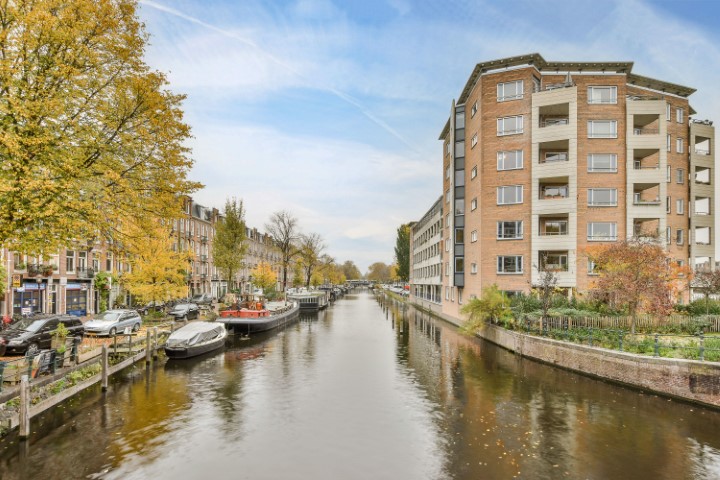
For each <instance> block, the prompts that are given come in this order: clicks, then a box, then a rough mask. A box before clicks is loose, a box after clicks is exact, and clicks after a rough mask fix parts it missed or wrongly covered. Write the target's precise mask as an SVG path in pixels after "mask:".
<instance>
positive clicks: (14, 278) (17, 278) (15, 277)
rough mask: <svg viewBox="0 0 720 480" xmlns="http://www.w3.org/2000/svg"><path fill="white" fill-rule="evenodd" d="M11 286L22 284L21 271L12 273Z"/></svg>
mask: <svg viewBox="0 0 720 480" xmlns="http://www.w3.org/2000/svg"><path fill="white" fill-rule="evenodd" d="M12 286H13V288H16V287H21V286H22V273H13V276H12Z"/></svg>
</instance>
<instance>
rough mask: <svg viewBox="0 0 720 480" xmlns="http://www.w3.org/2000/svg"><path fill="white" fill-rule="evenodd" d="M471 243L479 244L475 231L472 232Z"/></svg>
mask: <svg viewBox="0 0 720 480" xmlns="http://www.w3.org/2000/svg"><path fill="white" fill-rule="evenodd" d="M470 242H472V243H475V242H477V230H473V231H472V232H470Z"/></svg>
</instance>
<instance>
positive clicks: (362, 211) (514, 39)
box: [140, 0, 720, 271]
mask: <svg viewBox="0 0 720 480" xmlns="http://www.w3.org/2000/svg"><path fill="white" fill-rule="evenodd" d="M141 5H142V6H141V9H140V17H141V19H142V20H143V21H144V22H145V24H146V27H147V31H148V32H149V33H150V35H151V37H150V46H149V47H148V50H147V61H148V63H149V64H150V65H151V66H152V67H153V68H156V69H158V70H162V71H164V72H166V73H168V77H169V80H170V85H171V89H172V90H173V91H175V92H177V93H185V94H187V95H188V98H187V100H186V102H185V105H184V106H185V111H186V120H187V121H188V123H189V124H190V125H191V126H192V128H193V135H194V139H193V140H192V142H191V146H192V148H193V157H194V159H195V162H196V163H195V167H194V169H193V173H192V177H193V179H195V180H198V181H201V182H203V183H204V184H205V189H204V190H202V191H201V192H198V193H197V194H196V195H195V198H196V199H197V201H199V202H200V203H202V204H204V205H207V206H217V207H218V208H221V207H222V206H223V205H224V203H225V199H226V198H227V197H230V196H237V197H239V198H242V199H243V201H244V202H245V207H246V211H247V215H246V219H247V221H248V223H249V224H250V225H252V226H257V227H259V228H261V229H262V227H263V225H264V224H265V222H266V219H267V218H268V217H269V215H270V214H271V213H272V212H274V211H277V210H280V209H287V210H290V211H291V212H293V213H294V214H295V215H296V216H297V217H298V218H299V220H300V225H301V228H302V230H303V231H305V232H308V233H309V232H317V233H319V234H321V235H322V236H323V237H324V238H325V241H326V243H327V245H328V253H329V254H330V255H332V256H334V257H335V258H336V259H337V260H338V261H340V262H342V261H345V260H353V261H355V263H356V264H357V265H358V266H359V267H360V269H361V270H362V271H365V270H366V268H367V266H368V265H369V264H370V263H372V262H374V261H383V262H386V263H390V262H391V261H392V260H393V247H394V244H395V235H396V229H397V227H398V225H400V224H401V223H404V222H408V221H411V220H417V219H418V218H419V217H421V216H422V215H423V214H424V213H425V211H426V210H427V209H428V208H429V207H430V206H431V205H432V203H433V202H434V201H435V199H436V198H437V197H439V196H440V194H441V189H442V183H441V182H442V166H441V161H442V157H441V145H440V142H439V141H438V140H437V137H438V134H439V133H440V130H441V129H442V127H443V125H444V123H445V121H446V120H447V117H448V114H449V111H450V103H451V101H452V99H453V98H456V97H457V96H458V95H459V93H460V91H461V89H462V87H463V85H464V84H465V81H466V80H467V78H468V75H469V74H470V73H471V71H472V69H473V67H474V65H475V64H476V63H477V62H480V61H486V60H492V59H496V58H503V57H507V56H514V55H520V54H524V53H531V52H539V53H540V54H541V55H543V57H545V59H547V60H560V61H563V60H565V61H570V60H578V61H591V60H597V61H603V60H624V61H633V62H635V66H634V68H633V71H634V72H635V73H638V74H641V75H646V76H650V77H656V78H660V79H662V80H667V81H670V82H674V83H679V84H682V85H687V86H692V87H695V88H697V89H698V92H696V93H695V94H694V95H693V96H692V97H691V104H692V105H693V107H694V108H695V110H697V111H698V114H697V115H696V118H710V119H713V120H716V121H720V88H718V87H717V82H718V80H720V47H719V45H720V41H719V40H720V38H718V37H719V36H720V34H719V33H718V29H717V26H718V25H720V1H714V0H707V1H706V0H684V1H683V0H677V1H670V0H667V1H654V2H651V1H642V0H618V1H615V0H602V1H599V0H595V1H584V0H573V1H568V0H563V1H555V0H548V1H541V0H505V1H495V0H492V1H491V0H475V1H472V0H417V1H411V0H346V1H339V0H336V1H332V0H285V1H280V0H275V1H270V0H265V1H257V0H225V1H221V0H153V1H150V0H147V1H143V0H141Z"/></svg>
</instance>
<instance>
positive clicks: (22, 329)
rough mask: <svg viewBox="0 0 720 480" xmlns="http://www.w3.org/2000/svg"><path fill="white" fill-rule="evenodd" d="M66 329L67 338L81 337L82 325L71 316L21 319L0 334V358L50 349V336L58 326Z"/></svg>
mask: <svg viewBox="0 0 720 480" xmlns="http://www.w3.org/2000/svg"><path fill="white" fill-rule="evenodd" d="M61 323H62V324H63V325H65V328H67V329H68V331H69V333H68V335H69V336H82V334H83V324H82V322H81V321H80V319H79V318H78V317H73V316H72V315H50V316H46V317H40V318H38V317H29V318H23V319H22V320H19V321H17V322H15V323H13V324H12V325H11V326H10V328H8V329H7V330H4V331H3V332H2V333H1V334H0V356H3V355H8V354H24V353H28V354H31V355H34V354H36V353H37V352H39V351H40V350H42V349H47V348H50V347H51V344H52V335H53V333H54V332H55V330H56V329H57V328H58V325H60V324H61Z"/></svg>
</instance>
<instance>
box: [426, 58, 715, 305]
mask: <svg viewBox="0 0 720 480" xmlns="http://www.w3.org/2000/svg"><path fill="white" fill-rule="evenodd" d="M632 66H633V64H632V63H631V62H582V63H579V62H548V61H546V60H545V59H543V58H542V57H541V56H540V55H539V54H531V55H523V56H518V57H512V58H505V59H500V60H493V61H489V62H483V63H480V64H478V65H477V66H476V67H475V69H474V70H473V72H472V74H471V76H470V77H469V78H468V80H467V83H466V85H465V87H464V89H463V91H462V92H461V94H460V96H459V97H458V99H457V100H454V101H453V102H452V105H451V112H450V118H449V119H448V121H447V123H446V124H445V127H444V129H443V131H442V133H441V135H440V140H441V141H442V142H443V198H444V219H443V234H442V235H443V246H444V248H443V252H442V253H443V275H442V279H443V290H444V291H443V313H445V314H448V315H451V316H456V317H457V316H459V308H460V307H461V305H462V302H463V300H464V299H465V298H468V297H469V296H471V295H475V296H479V295H480V292H481V290H482V288H484V287H486V286H488V285H491V284H493V283H495V284H497V285H498V286H499V288H500V289H501V290H504V291H507V292H527V291H529V290H530V289H531V288H532V286H533V285H534V284H536V283H537V282H538V279H539V275H540V272H542V271H545V270H549V269H551V270H552V271H554V272H556V273H557V277H558V285H559V286H560V287H562V288H565V289H567V290H568V292H572V291H580V292H582V291H586V290H587V289H588V288H589V287H590V285H591V282H592V279H593V275H594V272H593V265H592V264H591V263H590V262H589V260H588V257H587V251H588V248H590V247H591V246H592V245H597V244H603V243H607V242H615V241H618V240H622V239H625V238H628V237H631V236H640V237H643V236H644V237H647V238H648V241H662V242H663V243H664V244H665V245H666V247H667V249H668V253H669V255H670V257H671V258H672V259H673V260H674V261H676V262H678V263H679V264H684V265H690V266H693V267H695V266H701V265H707V266H712V265H714V264H715V254H714V249H715V241H714V236H715V232H714V186H713V183H714V182H713V181H712V179H713V175H714V130H713V127H712V125H711V123H710V122H704V123H698V122H696V121H691V119H690V117H689V116H690V115H692V114H694V113H695V112H694V111H693V110H692V108H691V106H690V104H689V101H688V97H689V96H690V95H691V94H692V93H693V92H694V91H695V90H694V89H692V88H688V87H684V86H681V85H675V84H672V83H670V82H665V81H661V80H656V79H652V78H648V77H643V76H640V75H637V74H634V73H632Z"/></svg>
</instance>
